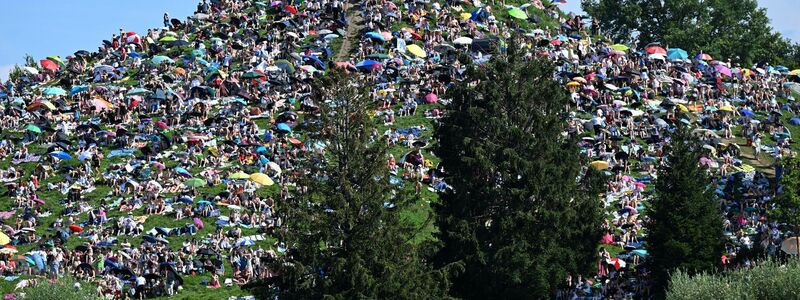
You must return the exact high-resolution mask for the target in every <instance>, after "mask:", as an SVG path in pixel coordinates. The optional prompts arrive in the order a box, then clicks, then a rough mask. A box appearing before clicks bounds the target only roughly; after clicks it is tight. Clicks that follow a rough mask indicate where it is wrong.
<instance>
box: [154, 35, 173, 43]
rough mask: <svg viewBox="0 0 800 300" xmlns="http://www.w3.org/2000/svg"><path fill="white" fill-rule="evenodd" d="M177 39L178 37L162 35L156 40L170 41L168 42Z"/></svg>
mask: <svg viewBox="0 0 800 300" xmlns="http://www.w3.org/2000/svg"><path fill="white" fill-rule="evenodd" d="M177 40H178V39H177V38H175V37H174V36H165V37H162V38H160V39H158V41H159V42H162V43H170V42H174V41H177Z"/></svg>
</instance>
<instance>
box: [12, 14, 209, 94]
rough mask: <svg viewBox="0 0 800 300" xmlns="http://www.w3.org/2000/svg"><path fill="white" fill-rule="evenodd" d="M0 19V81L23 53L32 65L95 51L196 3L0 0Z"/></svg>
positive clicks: (18, 61)
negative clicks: (31, 59)
mask: <svg viewBox="0 0 800 300" xmlns="http://www.w3.org/2000/svg"><path fill="white" fill-rule="evenodd" d="M3 2H4V3H3V9H2V11H3V13H2V17H0V78H2V79H6V76H7V74H8V71H9V70H10V69H11V67H12V66H13V65H14V64H15V63H16V64H22V63H24V61H23V57H24V56H25V54H26V53H28V54H30V55H32V56H33V57H34V58H35V59H36V60H37V61H38V60H39V59H43V58H45V57H47V56H50V55H60V56H61V57H65V56H67V55H72V53H74V52H75V51H77V50H81V49H84V50H88V51H95V50H97V47H99V46H100V43H101V42H102V41H103V40H105V39H109V38H111V35H112V34H114V33H118V32H119V28H120V26H123V27H124V29H125V31H136V32H139V33H141V32H147V29H148V28H155V27H160V26H162V25H163V21H162V17H163V16H164V12H168V13H169V14H170V16H171V17H173V18H178V19H181V20H182V19H184V18H185V17H186V16H189V15H191V14H192V13H193V12H194V10H195V8H197V3H198V2H199V1H198V0H74V1H65V0H14V1H3Z"/></svg>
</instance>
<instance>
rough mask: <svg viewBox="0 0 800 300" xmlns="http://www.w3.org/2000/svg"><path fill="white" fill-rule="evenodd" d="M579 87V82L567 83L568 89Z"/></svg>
mask: <svg viewBox="0 0 800 300" xmlns="http://www.w3.org/2000/svg"><path fill="white" fill-rule="evenodd" d="M579 85H581V84H580V83H579V82H577V81H570V82H568V83H567V86H568V87H573V86H579Z"/></svg>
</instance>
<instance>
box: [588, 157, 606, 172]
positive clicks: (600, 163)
mask: <svg viewBox="0 0 800 300" xmlns="http://www.w3.org/2000/svg"><path fill="white" fill-rule="evenodd" d="M589 165H590V166H591V167H592V168H594V169H595V170H598V171H600V170H605V169H608V162H607V161H604V160H595V161H593V162H592V163H591V164H589Z"/></svg>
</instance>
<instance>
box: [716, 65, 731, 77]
mask: <svg viewBox="0 0 800 300" xmlns="http://www.w3.org/2000/svg"><path fill="white" fill-rule="evenodd" d="M714 69H716V70H717V72H719V73H720V74H722V75H725V76H728V77H732V76H733V75H732V73H731V69H730V68H728V67H726V66H725V65H723V64H717V65H716V66H714Z"/></svg>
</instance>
